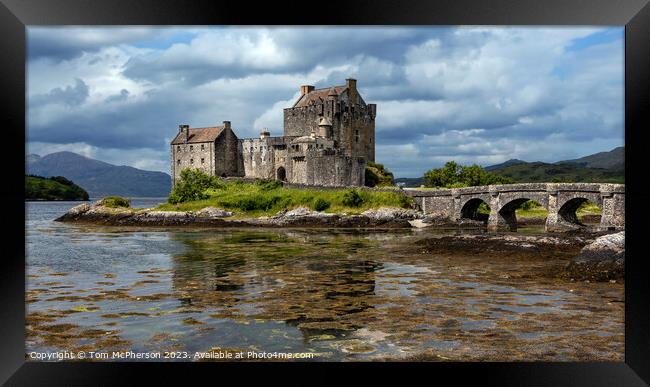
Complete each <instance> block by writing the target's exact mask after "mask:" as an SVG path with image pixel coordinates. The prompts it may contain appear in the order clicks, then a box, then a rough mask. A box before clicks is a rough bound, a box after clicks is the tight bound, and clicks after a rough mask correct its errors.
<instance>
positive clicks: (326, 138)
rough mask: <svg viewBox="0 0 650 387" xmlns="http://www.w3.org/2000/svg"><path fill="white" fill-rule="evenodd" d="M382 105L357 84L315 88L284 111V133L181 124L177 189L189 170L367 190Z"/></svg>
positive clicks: (174, 153)
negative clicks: (251, 134) (246, 134)
mask: <svg viewBox="0 0 650 387" xmlns="http://www.w3.org/2000/svg"><path fill="white" fill-rule="evenodd" d="M376 114H377V105H375V104H366V102H365V101H364V100H363V98H362V97H361V95H360V94H359V91H358V90H357V81H356V80H355V79H347V80H346V83H345V85H343V86H333V87H327V88H322V89H315V88H314V86H311V85H305V86H301V87H300V97H299V98H298V100H297V101H296V102H295V103H294V104H293V106H292V107H290V108H286V109H284V135H283V136H281V137H271V136H270V133H269V131H268V130H266V129H264V130H262V132H261V133H260V137H259V138H242V139H240V138H237V135H235V132H234V131H233V129H232V127H231V124H230V121H223V125H222V126H215V127H208V128H190V127H189V126H188V125H179V131H178V134H177V135H176V137H175V138H174V139H173V140H172V142H171V176H172V185H175V184H176V182H177V181H178V180H179V179H180V172H181V170H183V169H186V168H197V169H200V170H202V171H204V172H206V173H208V174H210V175H214V176H219V177H233V176H237V177H249V178H263V179H278V180H283V181H286V182H288V183H293V184H303V185H320V186H363V185H364V180H365V166H366V164H367V162H368V161H373V162H374V161H375V117H376Z"/></svg>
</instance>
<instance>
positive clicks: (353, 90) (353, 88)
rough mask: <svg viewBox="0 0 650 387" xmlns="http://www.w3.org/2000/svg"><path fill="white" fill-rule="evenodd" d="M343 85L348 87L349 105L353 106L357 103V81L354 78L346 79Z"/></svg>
mask: <svg viewBox="0 0 650 387" xmlns="http://www.w3.org/2000/svg"><path fill="white" fill-rule="evenodd" d="M345 85H346V86H347V87H348V90H349V91H348V93H349V95H350V103H351V104H355V103H358V101H357V80H356V79H354V78H348V79H346V80H345Z"/></svg>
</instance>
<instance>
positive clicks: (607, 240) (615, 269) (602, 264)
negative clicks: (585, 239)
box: [564, 231, 625, 281]
mask: <svg viewBox="0 0 650 387" xmlns="http://www.w3.org/2000/svg"><path fill="white" fill-rule="evenodd" d="M564 275H565V276H569V277H571V278H575V279H576V280H592V281H610V280H616V279H623V278H624V276H625V231H621V232H618V233H615V234H608V235H603V236H600V237H598V238H596V239H595V240H594V241H593V242H591V243H590V244H588V245H586V246H585V247H583V248H582V250H581V251H580V254H578V255H577V256H576V257H575V258H573V260H572V261H571V262H569V264H568V265H567V266H566V268H565V273H564Z"/></svg>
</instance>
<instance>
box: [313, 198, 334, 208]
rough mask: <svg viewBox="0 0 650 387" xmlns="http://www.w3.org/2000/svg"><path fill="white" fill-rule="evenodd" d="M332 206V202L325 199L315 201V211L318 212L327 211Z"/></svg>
mask: <svg viewBox="0 0 650 387" xmlns="http://www.w3.org/2000/svg"><path fill="white" fill-rule="evenodd" d="M330 205H331V204H330V202H328V201H327V200H325V199H323V198H318V199H316V200H314V210H316V211H325V210H326V209H328V208H330Z"/></svg>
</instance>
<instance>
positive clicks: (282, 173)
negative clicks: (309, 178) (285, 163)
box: [275, 167, 287, 181]
mask: <svg viewBox="0 0 650 387" xmlns="http://www.w3.org/2000/svg"><path fill="white" fill-rule="evenodd" d="M275 177H276V179H278V180H282V181H287V171H286V170H285V169H284V167H280V168H278V170H277V173H276V175H275Z"/></svg>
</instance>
